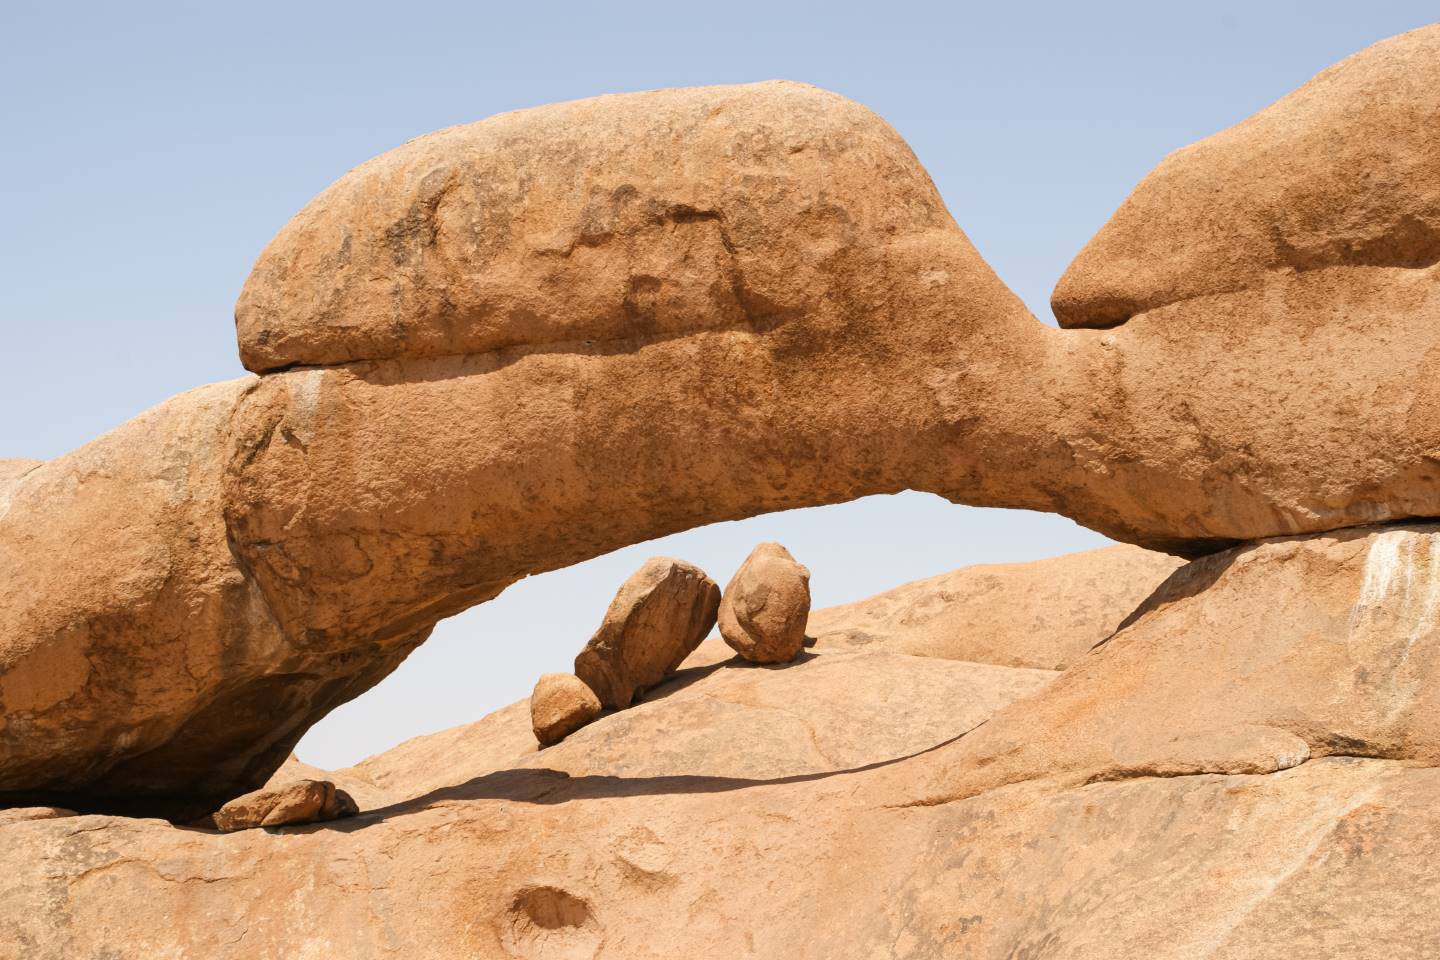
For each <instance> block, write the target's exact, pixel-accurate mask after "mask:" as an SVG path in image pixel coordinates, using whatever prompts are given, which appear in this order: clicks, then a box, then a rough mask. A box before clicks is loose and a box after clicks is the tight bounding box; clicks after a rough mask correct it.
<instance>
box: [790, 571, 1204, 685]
mask: <svg viewBox="0 0 1440 960" xmlns="http://www.w3.org/2000/svg"><path fill="white" fill-rule="evenodd" d="M1182 563H1183V561H1182V560H1180V559H1178V558H1176V557H1172V556H1170V555H1169V554H1164V553H1156V552H1154V551H1150V550H1142V549H1141V548H1139V547H1132V546H1128V545H1121V546H1114V547H1103V548H1101V549H1099V550H1086V551H1084V552H1082V553H1071V554H1066V555H1064V556H1060V557H1053V558H1051V559H1048V560H1034V561H1031V562H1029V563H985V564H977V565H975V566H971V567H961V568H960V569H959V570H954V571H951V572H950V573H942V574H941V575H940V576H938V577H929V578H927V579H925V580H916V581H914V582H912V583H906V584H902V585H900V586H898V587H895V588H894V589H891V590H886V591H885V592H884V593H878V594H876V595H875V596H873V597H867V598H866V599H864V600H857V601H855V602H854V603H845V604H841V605H839V606H834V607H827V608H825V609H823V610H816V611H814V612H813V613H811V614H810V620H809V624H808V626H807V627H806V633H808V634H809V635H810V636H812V637H814V638H815V647H814V649H815V650H816V651H817V652H823V651H830V650H888V651H891V652H894V653H908V654H913V655H915V656H921V657H943V658H945V659H948V660H975V661H979V662H981V663H995V664H1000V665H1001V666H1007V667H1037V668H1039V669H1042V670H1063V669H1065V668H1066V667H1068V666H1069V665H1070V664H1071V663H1073V662H1074V661H1075V660H1076V659H1077V658H1078V657H1080V656H1082V655H1084V654H1085V653H1086V652H1088V651H1089V650H1090V648H1091V647H1093V646H1095V645H1096V644H1097V643H1100V642H1101V641H1102V640H1104V639H1105V638H1106V637H1108V636H1110V634H1112V633H1114V632H1115V628H1116V627H1118V626H1119V625H1120V622H1121V621H1122V620H1124V619H1125V618H1126V617H1127V616H1129V615H1130V613H1131V612H1132V611H1134V609H1135V608H1136V607H1138V606H1139V605H1140V603H1141V601H1143V600H1144V599H1145V598H1146V597H1148V596H1149V595H1150V593H1151V592H1152V591H1153V590H1154V589H1155V588H1156V587H1158V586H1159V585H1160V584H1161V582H1163V581H1164V580H1165V578H1166V577H1168V576H1169V575H1170V574H1171V573H1173V572H1174V571H1175V569H1176V568H1177V567H1179V566H1181V564H1182Z"/></svg>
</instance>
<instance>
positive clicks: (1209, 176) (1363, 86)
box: [1054, 27, 1440, 327]
mask: <svg viewBox="0 0 1440 960" xmlns="http://www.w3.org/2000/svg"><path fill="white" fill-rule="evenodd" d="M1437 84H1440V29H1436V28H1435V27H1426V28H1424V29H1421V30H1415V31H1413V32H1411V33H1406V34H1403V35H1401V36H1398V37H1394V38H1391V39H1389V40H1385V41H1382V42H1381V43H1377V44H1375V45H1374V46H1372V47H1370V48H1368V49H1367V50H1365V51H1363V52H1362V53H1358V54H1356V55H1355V56H1353V57H1350V58H1349V59H1347V60H1344V61H1342V62H1341V63H1338V64H1336V65H1335V66H1333V67H1331V68H1330V69H1328V70H1325V71H1324V72H1322V73H1320V74H1319V75H1318V76H1316V77H1315V78H1314V79H1313V80H1311V81H1310V82H1309V83H1307V84H1305V85H1304V86H1303V87H1301V88H1300V89H1299V90H1296V91H1295V92H1294V93H1292V94H1290V95H1289V96H1287V97H1285V98H1284V99H1282V100H1280V101H1279V102H1277V103H1275V104H1274V105H1273V106H1270V107H1267V108H1266V109H1264V110H1262V111H1260V112H1259V113H1257V114H1256V115H1255V116H1253V117H1251V118H1250V119H1249V120H1246V121H1245V122H1244V123H1241V124H1237V125H1236V126H1234V127H1231V128H1230V129H1229V130H1226V131H1224V132H1222V133H1219V134H1216V135H1215V136H1213V137H1210V138H1208V139H1206V140H1202V141H1201V142H1199V143H1196V144H1192V145H1190V146H1188V147H1184V148H1182V149H1180V150H1177V151H1175V152H1174V153H1172V154H1170V156H1168V157H1166V158H1165V160H1164V161H1163V162H1162V163H1161V164H1160V165H1159V166H1158V167H1156V168H1155V170H1153V171H1152V172H1151V173H1150V175H1149V176H1147V177H1146V178H1145V180H1144V181H1143V182H1142V183H1141V184H1140V185H1139V186H1138V187H1136V188H1135V192H1134V193H1132V194H1131V195H1130V196H1129V198H1127V199H1126V201H1125V202H1124V204H1122V205H1121V207H1120V209H1119V210H1117V211H1116V212H1115V215H1114V216H1113V217H1112V218H1111V219H1110V222H1109V223H1107V224H1106V225H1105V228H1104V229H1103V230H1101V231H1100V233H1099V234H1098V235H1096V237H1095V239H1093V240H1091V241H1090V243H1089V245H1088V246H1086V248H1085V249H1084V250H1083V251H1082V252H1081V253H1080V255H1079V256H1078V257H1076V258H1075V262H1074V263H1072V264H1071V265H1070V269H1069V270H1068V271H1066V273H1065V276H1064V278H1062V279H1061V281H1060V284H1059V286H1058V287H1056V289H1055V297H1054V308H1055V315H1056V317H1058V318H1059V320H1060V322H1061V324H1063V325H1065V326H1072V327H1081V326H1099V327H1104V326H1112V325H1114V324H1117V323H1123V322H1125V321H1128V320H1129V319H1131V318H1132V317H1135V316H1137V315H1139V314H1144V313H1148V312H1150V311H1152V310H1157V309H1159V308H1161V307H1165V306H1168V305H1170V304H1177V303H1180V302H1182V301H1186V300H1196V299H1198V298H1205V297H1213V296H1216V295H1220V294H1235V293H1239V292H1242V291H1247V290H1255V291H1259V290H1261V289H1263V288H1266V287H1268V286H1271V285H1273V283H1274V282H1275V281H1277V280H1285V281H1289V282H1291V283H1294V282H1296V281H1298V280H1299V279H1300V275H1301V274H1306V273H1311V272H1314V271H1317V270H1322V271H1323V270H1331V269H1335V268H1344V267H1372V268H1396V269H1398V270H1405V269H1422V270H1423V269H1426V268H1429V267H1431V266H1433V265H1435V263H1436V262H1440V142H1437V140H1436V137H1435V129H1436V122H1437V121H1436V111H1437V110H1440V89H1437ZM1357 174H1359V175H1357ZM1401 275H1403V274H1401ZM1357 276H1359V277H1363V276H1364V274H1356V273H1354V272H1353V271H1351V272H1341V273H1340V274H1337V277H1340V278H1346V279H1344V280H1342V282H1356V281H1355V280H1353V279H1350V278H1354V277H1357ZM1374 276H1375V282H1377V283H1381V284H1384V283H1386V282H1387V281H1388V280H1389V278H1390V276H1391V275H1390V274H1387V273H1379V274H1375V275H1374ZM1359 282H1362V283H1363V282H1364V281H1363V280H1361V281H1359ZM1275 295H1276V296H1283V294H1275ZM1252 302H1258V298H1256V300H1255V301H1252ZM1206 310H1207V308H1206V307H1205V306H1204V305H1197V307H1196V312H1197V313H1204V312H1206ZM1191 319H1192V318H1191V316H1190V315H1188V314H1175V313H1172V314H1170V315H1169V316H1168V319H1167V320H1166V321H1165V322H1167V323H1169V324H1173V325H1176V326H1179V325H1183V324H1186V323H1188V322H1191ZM1305 319H1306V320H1308V321H1309V322H1310V324H1313V323H1314V321H1315V320H1316V319H1318V318H1316V317H1307V318H1305ZM1307 325H1309V324H1307Z"/></svg>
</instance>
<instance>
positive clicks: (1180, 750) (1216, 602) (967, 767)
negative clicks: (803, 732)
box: [920, 525, 1440, 802]
mask: <svg viewBox="0 0 1440 960" xmlns="http://www.w3.org/2000/svg"><path fill="white" fill-rule="evenodd" d="M1437 664H1440V526H1435V525H1407V526H1390V527H1381V528H1370V529H1360V530H1344V531H1336V532H1335V533H1331V534H1324V535H1321V536H1316V537H1306V538H1283V539H1277V540H1271V541H1266V542H1263V543H1259V544H1254V545H1250V546H1246V547H1239V548H1236V549H1234V550H1228V551H1225V552H1223V553H1218V554H1215V555H1213V556H1210V557H1205V558H1203V559H1201V560H1197V561H1194V562H1192V563H1190V564H1188V565H1186V566H1185V567H1183V568H1181V569H1180V570H1179V571H1177V572H1176V573H1175V574H1173V575H1172V576H1171V577H1170V578H1169V579H1168V580H1167V581H1166V582H1165V583H1164V584H1163V585H1162V586H1161V587H1160V588H1159V589H1158V590H1157V591H1156V592H1155V593H1154V594H1153V595H1152V596H1151V597H1150V598H1149V599H1148V600H1147V601H1146V602H1145V604H1144V605H1142V606H1141V607H1140V608H1139V609H1138V610H1137V611H1136V612H1135V613H1134V614H1133V615H1132V616H1131V617H1130V618H1129V621H1128V623H1127V625H1126V626H1125V627H1124V628H1122V629H1121V630H1120V631H1119V632H1118V633H1116V634H1115V636H1114V637H1113V638H1111V639H1110V640H1109V641H1108V642H1107V643H1106V644H1104V645H1103V646H1101V647H1099V648H1098V649H1096V650H1094V651H1092V652H1091V653H1090V654H1089V655H1087V656H1085V657H1082V658H1081V659H1080V660H1078V661H1077V662H1076V663H1075V664H1074V665H1072V666H1071V668H1070V669H1069V670H1067V671H1066V672H1065V673H1064V674H1062V675H1061V677H1060V678H1059V679H1058V680H1057V681H1056V682H1055V683H1054V684H1052V685H1051V686H1049V687H1047V688H1046V689H1045V690H1044V691H1043V693H1041V694H1040V695H1039V696H1037V697H1035V698H1033V699H1031V700H1029V701H1027V702H1026V703H1025V705H1024V707H1023V709H1012V710H1006V711H1002V712H1001V713H999V714H997V715H996V716H995V717H994V718H993V719H992V720H991V721H990V723H988V724H986V725H985V727H984V728H983V729H981V730H978V731H976V732H975V734H974V735H973V736H970V737H967V738H966V739H965V741H964V742H963V744H957V749H956V750H954V751H952V752H950V753H949V754H948V755H947V756H946V757H945V758H943V762H942V763H941V764H940V766H939V768H937V769H936V770H935V771H934V773H933V776H932V777H931V778H930V780H929V781H928V783H929V790H930V791H931V792H926V791H924V790H922V791H920V792H921V795H922V797H923V798H924V800H925V802H934V801H935V799H936V798H937V797H938V798H956V797H964V796H971V795H975V794H979V793H983V792H986V791H988V790H992V789H994V788H996V787H998V786H1002V785H1005V784H1008V783H1015V782H1022V781H1029V780H1034V779H1037V778H1042V777H1043V778H1050V779H1053V780H1057V781H1059V782H1062V783H1066V784H1074V783H1086V782H1094V781H1098V780H1115V779H1127V778H1133V777H1173V776H1190V775H1196V774H1205V773H1215V774H1265V773H1273V772H1275V771H1277V770H1284V769H1288V768H1290V767H1293V766H1296V765H1299V764H1301V763H1304V762H1306V761H1307V760H1309V759H1312V758H1318V757H1324V756H1352V757H1370V758H1378V759H1385V760H1394V761H1404V762H1409V763H1414V764H1421V765H1425V766H1436V765H1440V667H1437Z"/></svg>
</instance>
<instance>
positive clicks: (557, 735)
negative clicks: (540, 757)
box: [530, 673, 600, 747]
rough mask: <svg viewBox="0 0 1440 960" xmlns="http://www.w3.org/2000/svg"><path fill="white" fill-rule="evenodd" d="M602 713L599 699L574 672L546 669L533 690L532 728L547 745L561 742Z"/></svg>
mask: <svg viewBox="0 0 1440 960" xmlns="http://www.w3.org/2000/svg"><path fill="white" fill-rule="evenodd" d="M598 716H600V700H599V698H597V697H596V696H595V691H593V690H591V689H590V688H589V687H588V686H586V685H585V681H583V680H581V679H580V678H579V677H577V676H575V675H574V674H573V673H547V674H544V675H542V676H541V677H540V679H539V680H537V681H536V683H535V690H534V692H533V693H531V694H530V728H531V730H533V731H534V733H535V739H536V740H538V741H540V745H541V746H544V747H548V746H551V745H552V744H556V743H559V742H560V741H561V740H564V739H565V738H566V737H568V736H570V734H572V733H574V732H575V731H576V730H579V729H580V728H581V727H583V726H585V725H586V724H587V723H590V722H591V721H592V720H594V719H595V718H596V717H598Z"/></svg>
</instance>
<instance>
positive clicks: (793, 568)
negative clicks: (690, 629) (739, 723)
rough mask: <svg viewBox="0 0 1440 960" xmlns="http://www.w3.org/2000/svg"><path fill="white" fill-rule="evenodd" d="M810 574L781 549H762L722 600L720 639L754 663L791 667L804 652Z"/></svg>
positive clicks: (737, 574)
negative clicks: (722, 638) (802, 650)
mask: <svg viewBox="0 0 1440 960" xmlns="http://www.w3.org/2000/svg"><path fill="white" fill-rule="evenodd" d="M809 614H810V571H809V570H807V569H806V568H805V567H803V566H801V565H800V564H798V563H796V562H795V558H794V557H792V556H791V555H790V551H789V550H786V549H785V548H784V547H782V546H781V545H780V544H778V543H762V544H760V545H759V546H757V547H756V548H755V549H754V550H752V551H750V555H749V556H748V557H746V558H745V562H744V563H742V564H741V565H740V569H739V570H737V571H735V576H734V577H732V578H731V579H730V582H729V583H728V584H726V586H725V593H724V595H723V596H722V597H721V599H720V612H719V615H718V617H717V624H718V626H719V628H720V636H722V637H724V638H725V642H726V643H728V644H729V645H730V647H731V649H733V650H734V651H735V652H736V653H738V654H740V656H742V657H744V658H745V659H746V660H749V661H751V662H752V663H789V662H790V661H791V660H794V659H795V658H796V657H797V656H799V655H800V651H801V649H802V648H803V647H804V646H805V623H806V620H807V618H808V617H809Z"/></svg>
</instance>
